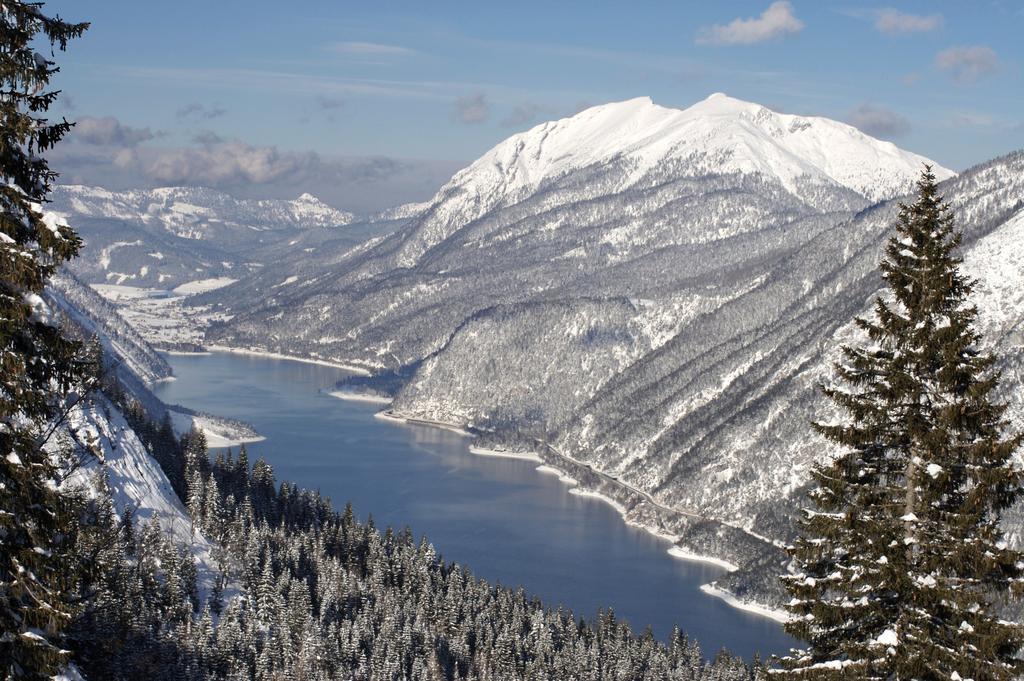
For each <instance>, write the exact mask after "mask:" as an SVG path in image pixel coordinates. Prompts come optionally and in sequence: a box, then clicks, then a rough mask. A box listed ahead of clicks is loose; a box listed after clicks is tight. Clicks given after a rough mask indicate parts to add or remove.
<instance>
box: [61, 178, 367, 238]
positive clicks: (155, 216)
mask: <svg viewBox="0 0 1024 681" xmlns="http://www.w3.org/2000/svg"><path fill="white" fill-rule="evenodd" d="M51 199H52V201H53V203H52V205H51V206H50V209H51V210H53V211H55V212H58V213H64V214H65V217H70V216H74V217H76V218H106V219H117V220H125V221H130V222H142V223H144V224H147V225H160V226H162V227H163V228H164V229H166V230H167V231H168V232H170V233H171V234H174V235H177V236H180V237H184V238H187V239H205V238H210V236H211V235H210V232H211V231H212V230H215V229H218V228H224V227H238V228H244V229H247V230H250V231H254V232H264V231H272V230H283V229H306V228H312V227H338V226H342V225H347V224H349V223H351V222H352V221H354V220H355V216H354V215H353V214H352V213H347V212H345V211H341V210H337V209H336V208H332V207H331V206H328V205H327V204H326V203H324V202H323V201H321V200H320V199H318V198H316V197H315V196H313V195H312V194H302V195H301V196H299V197H298V198H297V199H293V200H284V199H236V198H234V197H233V196H230V195H229V194H225V193H224V192H221V191H217V190H215V189H209V188H206V187H162V188H158V189H134V190H127V191H120V192H113V191H108V190H106V189H102V188H100V187H87V186H83V185H60V186H58V187H57V188H56V189H55V191H54V192H53V195H52V197H51Z"/></svg>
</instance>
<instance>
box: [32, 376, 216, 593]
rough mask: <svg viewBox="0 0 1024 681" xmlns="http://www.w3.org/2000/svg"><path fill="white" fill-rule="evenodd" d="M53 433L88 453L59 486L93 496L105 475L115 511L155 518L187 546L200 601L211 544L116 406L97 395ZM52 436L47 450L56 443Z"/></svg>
mask: <svg viewBox="0 0 1024 681" xmlns="http://www.w3.org/2000/svg"><path fill="white" fill-rule="evenodd" d="M58 433H61V436H63V437H64V438H73V439H74V441H77V442H78V443H80V445H82V446H85V447H88V448H89V450H91V452H92V454H86V455H85V457H84V460H83V465H82V466H81V467H79V468H78V469H76V470H75V471H74V472H73V473H72V474H71V475H70V476H69V477H68V479H67V480H65V481H64V483H63V484H64V485H65V486H66V487H68V488H76V489H81V490H83V491H84V492H86V493H87V494H89V495H91V496H95V494H96V493H97V490H96V488H95V486H94V474H95V473H96V472H97V471H100V470H102V471H105V472H106V474H107V481H108V485H109V489H110V493H111V496H112V498H113V502H114V506H115V508H116V509H117V511H118V513H122V512H123V511H124V510H125V509H127V508H132V509H134V516H135V519H136V521H137V522H138V523H140V524H141V523H148V522H149V521H150V520H152V519H155V520H156V521H157V522H159V523H160V526H161V527H162V528H163V530H164V532H166V533H167V534H168V535H169V536H170V537H171V539H172V540H173V541H174V542H175V543H177V544H179V545H181V546H187V547H190V549H191V551H192V554H193V556H195V561H196V568H197V570H198V585H199V588H200V591H201V595H200V598H201V600H206V598H207V594H208V593H209V590H210V589H211V588H212V587H213V584H214V580H215V579H216V577H217V574H218V566H217V563H216V561H215V560H214V559H213V545H212V544H211V543H210V542H209V541H208V540H207V539H206V538H205V537H204V536H203V535H202V533H201V532H199V531H198V530H195V529H194V528H193V527H192V523H191V521H190V519H189V516H188V513H187V511H186V510H185V507H184V506H183V505H182V503H181V501H180V500H179V499H178V497H177V495H176V494H175V492H174V490H173V489H172V487H171V483H170V481H168V479H167V476H166V475H164V472H163V470H161V468H160V465H159V464H158V463H157V461H156V459H154V458H153V457H152V456H150V454H149V452H148V451H146V447H145V445H143V444H142V442H141V441H140V440H139V438H138V436H137V435H136V434H135V431H134V430H132V429H131V427H130V426H129V425H128V422H127V421H125V419H124V417H123V416H122V415H121V413H120V411H118V409H117V407H116V406H114V405H113V404H112V403H111V402H110V401H109V400H107V399H106V398H105V397H103V396H102V395H96V396H93V397H91V398H90V399H89V400H88V401H87V402H84V403H82V404H80V405H78V406H76V407H75V408H74V409H72V410H71V413H70V415H69V417H68V424H67V428H66V430H64V431H58ZM56 437H60V436H56ZM56 437H55V439H54V440H52V445H53V446H56V445H57V444H58V442H59V441H58V440H57V439H56Z"/></svg>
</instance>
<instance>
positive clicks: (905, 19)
mask: <svg viewBox="0 0 1024 681" xmlns="http://www.w3.org/2000/svg"><path fill="white" fill-rule="evenodd" d="M941 26H942V15H941V14H929V15H927V16H923V15H920V14H907V13H905V12H901V11H899V10H898V9H892V8H886V9H880V10H878V11H877V12H876V13H875V29H876V30H878V31H880V32H882V33H887V34H889V35H901V34H904V33H927V32H928V31H934V30H936V29H937V28H939V27H941Z"/></svg>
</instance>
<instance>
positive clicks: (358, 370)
mask: <svg viewBox="0 0 1024 681" xmlns="http://www.w3.org/2000/svg"><path fill="white" fill-rule="evenodd" d="M206 347H207V348H208V349H209V350H210V351H211V352H230V353H231V354H233V355H250V356H252V357H266V358H269V359H286V360H290V361H292V362H303V363H304V364H318V365H320V366H325V367H333V368H335V369H344V370H345V371H350V372H352V373H354V374H359V375H361V376H369V375H371V374H370V370H369V369H365V368H363V367H360V366H356V365H355V364H345V363H344V362H333V361H331V360H327V359H312V358H310V357H298V356H296V355H285V354H282V353H280V352H269V351H266V350H249V349H246V348H233V347H230V346H227V345H207V346H206ZM189 354H193V353H189Z"/></svg>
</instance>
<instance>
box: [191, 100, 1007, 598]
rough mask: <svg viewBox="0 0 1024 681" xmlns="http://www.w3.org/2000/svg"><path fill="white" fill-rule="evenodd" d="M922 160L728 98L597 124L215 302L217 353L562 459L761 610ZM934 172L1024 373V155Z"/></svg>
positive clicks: (630, 108) (582, 117)
mask: <svg viewBox="0 0 1024 681" xmlns="http://www.w3.org/2000/svg"><path fill="white" fill-rule="evenodd" d="M926 162H927V163H930V162H929V161H927V159H923V158H922V157H920V156H916V155H914V154H911V153H909V152H906V151H902V150H899V149H898V148H896V147H894V146H893V145H891V144H888V143H885V142H880V141H878V140H874V139H872V138H870V137H867V136H865V135H863V134H862V133H860V132H858V131H856V130H854V129H853V128H850V127H849V126H846V125H843V124H841V123H836V122H833V121H828V120H826V119H820V118H806V117H796V116H786V115H782V114H777V113H774V112H772V111H770V110H768V109H765V108H764V107H759V106H757V105H752V104H748V103H745V102H739V101H737V100H732V99H729V98H726V97H723V96H714V97H711V98H709V99H708V100H705V101H703V102H700V103H698V104H696V105H695V106H693V107H691V108H690V109H686V110H683V111H676V110H671V109H664V108H662V107H657V106H655V105H654V104H652V103H650V101H649V100H631V101H630V102H625V103H621V104H612V105H607V106H603V107H596V108H595V109H591V110H588V111H585V112H582V113H581V114H578V115H577V116H574V117H573V118H570V119H565V120H562V121H556V122H553V123H547V124H544V125H541V126H538V127H536V128H534V129H533V130H531V131H529V132H527V133H524V134H522V135H516V136H514V137H512V138H510V139H509V140H506V141H505V142H503V143H501V144H499V145H498V146H497V147H495V149H493V150H491V151H490V152H488V154H486V155H485V156H484V157H483V158H481V159H480V160H479V161H477V162H475V163H474V164H472V165H471V166H470V167H469V168H467V169H465V170H463V171H461V172H460V173H459V174H457V175H456V176H455V177H454V178H453V179H452V181H451V182H450V183H449V184H448V185H446V186H445V187H444V188H443V189H442V190H441V191H440V192H439V193H438V195H437V196H436V197H435V198H434V200H433V201H432V202H431V205H430V206H429V207H428V208H426V210H425V211H423V212H422V213H419V214H417V215H414V216H412V217H411V218H410V219H409V220H408V222H406V223H405V224H404V226H403V227H402V228H401V229H399V231H397V232H395V233H393V234H390V235H387V236H385V237H382V238H379V239H376V240H373V241H370V242H368V243H366V244H363V245H361V246H358V247H354V248H350V249H346V250H340V251H336V252H333V253H332V252H328V251H326V250H323V251H320V252H316V253H311V254H308V255H307V256H306V257H304V258H299V257H289V258H282V259H280V260H279V261H277V262H274V263H271V264H268V265H267V266H266V267H265V268H263V269H262V270H261V271H260V272H258V273H254V274H253V275H251V276H247V277H243V278H241V280H240V281H239V282H238V283H236V284H235V285H233V286H232V287H230V288H228V289H224V290H222V291H218V292H213V293H210V294H207V295H206V296H205V297H203V299H202V300H203V302H205V303H216V304H219V305H220V306H221V308H222V309H221V312H222V313H223V314H224V315H225V316H226V317H230V321H228V322H227V323H224V324H222V325H220V326H215V327H213V328H211V329H210V332H209V333H210V337H211V339H214V340H216V341H217V342H219V343H223V344H228V345H235V346H241V347H250V348H259V349H265V350H271V351H276V352H284V353H291V354H299V355H306V356H311V357H319V358H325V359H335V360H338V361H343V362H348V363H354V364H360V365H362V366H364V367H365V368H367V369H369V370H371V371H374V372H377V373H378V374H379V375H380V379H379V380H376V379H371V380H370V381H365V380H364V381H361V384H360V385H355V384H353V385H349V386H348V388H349V389H359V388H364V389H372V390H375V391H389V392H391V393H392V394H393V395H394V404H393V408H394V409H395V410H396V411H397V412H398V413H400V414H403V415H407V416H411V417H415V418H423V419H429V420H433V421H443V422H449V423H455V424H459V425H461V426H465V427H470V428H473V429H475V430H477V431H478V432H481V433H484V434H485V435H486V437H487V438H489V439H490V440H493V441H494V442H495V444H496V445H498V446H505V447H516V446H519V447H538V446H539V442H547V443H550V444H551V445H552V446H553V449H552V450H551V451H550V452H549V451H547V450H545V456H548V455H551V456H548V458H549V461H548V462H549V463H550V464H553V465H555V466H560V467H562V468H563V469H570V470H568V472H569V473H570V474H571V475H572V476H573V477H576V478H577V479H579V480H580V481H581V482H582V483H583V484H584V486H587V487H590V488H592V489H599V490H600V491H602V492H603V493H605V494H607V495H609V496H613V497H615V498H617V499H618V500H619V501H620V502H621V503H622V504H623V505H624V506H625V507H626V509H627V515H628V516H629V518H630V519H631V520H633V521H635V522H638V523H642V524H645V525H650V526H655V527H659V528H660V529H662V530H663V531H665V532H668V533H671V534H673V535H675V536H677V537H680V543H681V544H683V545H685V546H687V547H689V548H695V549H698V550H701V551H705V552H711V553H714V554H715V555H718V556H719V557H722V558H725V559H727V560H730V561H732V562H734V563H737V564H741V565H742V566H743V567H744V570H743V571H741V572H740V573H737V575H736V576H735V577H734V581H733V582H732V583H731V584H730V585H729V586H730V587H731V588H733V589H734V590H735V591H740V590H741V589H743V588H746V589H752V590H755V591H758V590H760V591H764V590H766V589H770V588H772V585H775V584H776V580H775V579H774V576H772V575H774V574H776V573H777V570H778V569H779V564H778V560H779V554H778V551H777V550H776V549H774V548H772V544H771V542H767V543H766V542H760V540H757V539H756V538H757V537H766V538H769V539H771V540H774V541H782V540H785V539H786V538H787V537H788V536H789V533H790V532H791V530H792V522H791V521H792V514H793V509H794V507H795V505H796V504H795V501H794V500H795V499H797V498H798V497H799V495H800V494H801V490H802V488H803V486H804V484H805V483H806V482H807V476H808V469H809V466H810V464H811V463H812V462H813V461H815V460H817V459H819V458H820V457H822V456H826V455H827V452H828V449H827V447H826V446H825V445H824V443H823V442H822V441H820V440H818V439H816V438H815V437H814V436H813V434H812V433H811V431H810V430H809V428H808V426H807V424H808V422H809V420H810V419H812V418H814V417H815V416H819V414H818V411H817V410H818V409H820V408H821V406H822V404H823V400H821V398H820V396H819V394H818V393H817V385H818V383H819V382H820V381H822V380H824V379H826V378H827V376H828V371H829V362H830V360H831V358H832V354H831V353H833V352H834V349H835V347H836V346H837V344H838V343H839V342H840V341H842V340H844V339H846V338H848V334H849V333H850V330H851V327H850V325H849V322H850V320H851V319H852V318H853V316H854V315H856V314H859V313H862V312H864V311H865V310H867V309H868V307H869V305H870V301H871V299H872V296H873V295H875V294H876V293H877V292H878V290H879V288H880V286H881V280H880V279H879V277H878V274H877V263H878V259H879V256H880V253H881V248H882V245H883V243H884V241H885V239H886V237H887V235H888V233H889V231H890V228H891V224H892V221H893V219H894V216H895V214H896V210H897V207H898V206H897V204H898V201H899V200H900V199H901V198H903V195H904V194H906V193H908V192H910V191H911V190H912V189H913V183H914V180H915V179H916V177H917V176H918V174H919V172H920V170H921V168H920V166H921V164H923V163H926ZM932 165H933V166H934V167H935V169H936V172H937V174H939V176H940V177H946V178H948V179H947V181H946V182H945V183H944V184H943V186H942V188H943V191H944V192H945V193H946V196H947V198H948V199H949V200H950V201H951V202H952V204H953V206H954V209H955V210H956V214H957V219H958V221H959V224H960V225H961V226H962V227H963V229H964V231H965V249H966V251H967V253H966V256H967V262H968V265H969V266H971V267H973V266H974V265H972V263H977V262H982V261H985V260H991V261H992V262H990V263H987V264H986V265H985V266H983V267H981V269H979V270H977V271H975V270H971V271H972V273H974V274H975V275H976V276H979V278H981V279H982V281H983V282H988V283H987V284H986V286H988V288H990V289H991V290H992V291H993V295H998V296H1002V297H1000V298H999V299H998V301H996V298H992V300H993V301H996V302H993V303H992V304H993V305H995V306H997V308H998V309H1000V310H1001V311H1002V312H1000V313H999V314H997V315H995V317H993V318H998V319H999V320H1000V321H999V322H998V325H994V324H993V325H988V323H987V322H986V326H985V327H984V328H983V331H984V332H985V333H986V334H987V338H989V341H990V342H991V343H992V344H993V347H995V348H997V349H998V350H999V351H1000V354H1001V355H1002V356H1003V357H1005V360H1004V361H1005V365H1004V366H1005V368H1006V370H1007V372H1008V374H1007V375H1008V376H1009V375H1012V376H1018V377H1019V376H1020V375H1021V374H1022V373H1024V369H1022V367H1024V358H1022V356H1021V352H1020V344H1021V335H1020V334H1021V329H1022V324H1024V309H1020V308H1019V306H1017V304H1016V302H1014V301H1015V300H1016V298H1014V297H1013V294H1012V291H1016V290H1020V289H1021V288H1024V281H1022V280H1021V271H1020V270H1019V269H1015V263H1016V262H1017V259H1018V256H1019V254H1018V253H1017V250H1016V249H1015V247H1013V246H1012V244H1013V235H1014V234H1016V230H1017V228H1016V227H1015V226H1016V225H1017V222H1015V220H1019V217H1018V216H1019V215H1020V213H1021V211H1022V209H1024V199H1022V197H1024V184H1022V183H1024V180H1022V179H1021V178H1022V177H1024V154H1019V153H1018V154H1011V155H1009V156H1007V157H1005V158H1001V159H997V160H995V161H992V162H990V163H988V164H985V165H982V166H979V167H976V168H973V169H971V170H969V171H965V172H964V173H963V174H961V175H960V176H953V174H952V173H951V172H950V171H948V170H946V169H943V168H941V167H939V166H937V165H936V164H932ZM880 200H881V201H880ZM976 248H977V249H981V250H979V251H978V252H979V253H987V254H989V255H985V256H982V255H977V256H976V255H973V253H974V250H973V249H976ZM997 267H998V268H999V269H998V270H997V269H995V268H997ZM995 271H999V272H1002V273H1004V276H1007V277H1009V279H1010V280H1011V282H1012V283H1010V284H1001V283H1000V282H1001V279H999V278H998V277H997V278H996V279H993V280H992V281H989V279H991V278H988V279H986V278H985V276H983V275H985V274H986V273H988V272H995ZM285 281H287V283H286V284H285V285H282V282H285ZM986 290H988V289H986ZM1018 381H1019V378H1018ZM1018 403H1019V400H1017V401H1014V402H1013V404H1014V407H1013V409H1014V411H1013V412H1012V413H1013V415H1014V416H1013V418H1014V419H1016V420H1017V421H1018V422H1019V423H1024V405H1022V404H1018ZM553 453H558V454H560V455H561V458H559V456H554V455H553ZM594 471H598V472H600V473H603V474H604V475H603V476H602V475H598V474H596V473H594ZM671 509H675V511H670V510H671ZM680 511H686V512H690V513H696V514H697V515H698V516H701V517H703V518H704V519H705V520H704V521H701V522H698V523H695V522H693V521H692V519H688V516H686V514H685V513H681V512H680ZM737 527H738V528H742V529H743V530H744V531H746V532H747V533H748V534H747V535H746V537H747V538H753V539H752V541H754V542H755V543H759V545H760V546H761V548H760V549H758V548H752V546H751V545H750V544H748V543H745V542H744V541H739V540H738V539H737V538H736V534H735V529H736V528H737ZM725 528H729V529H725ZM772 551H775V554H772ZM765 552H767V553H765ZM771 555H774V556H775V557H774V558H772V557H771Z"/></svg>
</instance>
